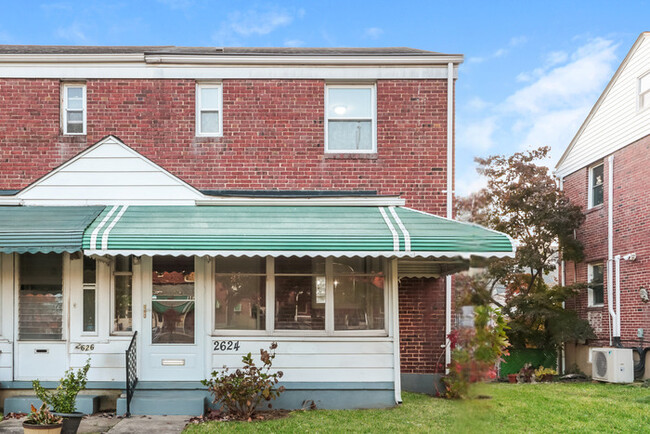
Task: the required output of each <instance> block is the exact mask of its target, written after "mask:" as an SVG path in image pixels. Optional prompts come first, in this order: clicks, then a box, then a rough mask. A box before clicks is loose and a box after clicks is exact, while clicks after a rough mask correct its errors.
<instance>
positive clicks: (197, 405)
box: [117, 389, 208, 416]
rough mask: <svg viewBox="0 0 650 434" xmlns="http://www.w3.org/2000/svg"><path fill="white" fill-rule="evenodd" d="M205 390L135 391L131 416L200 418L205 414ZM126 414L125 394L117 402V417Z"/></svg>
mask: <svg viewBox="0 0 650 434" xmlns="http://www.w3.org/2000/svg"><path fill="white" fill-rule="evenodd" d="M207 397H208V392H207V391H205V390H137V389H136V390H135V393H134V394H133V399H132V400H131V414H132V415H174V416H183V415H190V416H201V415H203V413H204V412H205V403H206V398H207ZM124 414H126V394H122V395H121V396H120V397H119V398H118V400H117V415H119V416H123V415H124Z"/></svg>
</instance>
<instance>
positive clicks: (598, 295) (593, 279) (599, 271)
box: [587, 263, 605, 306]
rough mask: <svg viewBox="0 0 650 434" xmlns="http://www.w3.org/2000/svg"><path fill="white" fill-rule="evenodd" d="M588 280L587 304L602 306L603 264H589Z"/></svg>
mask: <svg viewBox="0 0 650 434" xmlns="http://www.w3.org/2000/svg"><path fill="white" fill-rule="evenodd" d="M587 273H588V276H587V280H588V281H589V285H588V287H589V300H588V303H587V304H588V305H589V306H602V305H603V303H604V301H605V291H604V287H605V284H604V281H603V264H602V263H600V264H589V265H588V270H587Z"/></svg>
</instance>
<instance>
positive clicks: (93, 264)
mask: <svg viewBox="0 0 650 434" xmlns="http://www.w3.org/2000/svg"><path fill="white" fill-rule="evenodd" d="M83 275H84V277H83V283H93V284H94V283H95V282H96V279H97V277H96V276H97V261H95V260H94V259H93V258H89V257H88V256H84V272H83Z"/></svg>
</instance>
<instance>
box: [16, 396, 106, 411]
mask: <svg viewBox="0 0 650 434" xmlns="http://www.w3.org/2000/svg"><path fill="white" fill-rule="evenodd" d="M99 400H100V396H99V395H78V396H77V401H76V403H77V411H79V412H81V413H83V414H93V413H97V412H98V411H99ZM42 403H43V402H42V401H41V400H40V399H38V398H37V397H36V395H19V396H10V397H8V398H5V404H4V414H5V415H7V414H9V413H29V412H30V411H31V406H32V405H34V407H36V408H38V407H40V406H41V404H42Z"/></svg>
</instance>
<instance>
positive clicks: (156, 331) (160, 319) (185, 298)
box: [151, 256, 195, 344]
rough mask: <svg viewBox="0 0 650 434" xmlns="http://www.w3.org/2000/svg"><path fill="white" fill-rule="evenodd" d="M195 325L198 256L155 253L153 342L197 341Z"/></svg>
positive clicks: (191, 342)
mask: <svg viewBox="0 0 650 434" xmlns="http://www.w3.org/2000/svg"><path fill="white" fill-rule="evenodd" d="M194 325H195V324H194V258H180V257H179V258H175V257H170V256H155V257H154V258H153V270H152V296H151V328H152V331H151V342H152V343H154V344H193V343H194V328H195V327H194Z"/></svg>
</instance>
